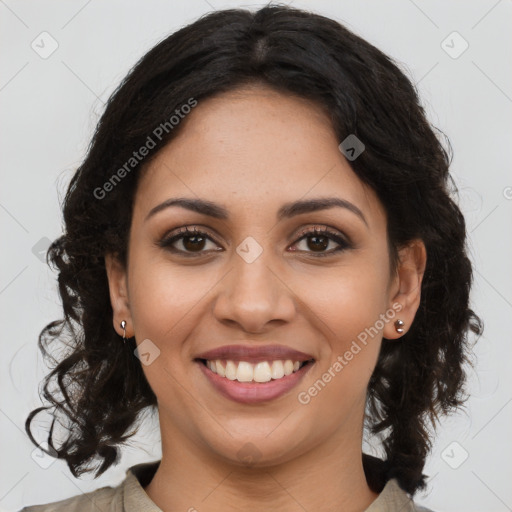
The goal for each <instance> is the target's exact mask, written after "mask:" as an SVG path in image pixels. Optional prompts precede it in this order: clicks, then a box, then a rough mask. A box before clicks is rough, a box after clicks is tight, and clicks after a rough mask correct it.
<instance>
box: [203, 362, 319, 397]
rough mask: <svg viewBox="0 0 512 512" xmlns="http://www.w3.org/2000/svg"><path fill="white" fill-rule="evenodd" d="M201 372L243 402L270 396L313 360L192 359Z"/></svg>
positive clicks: (288, 385) (292, 381)
mask: <svg viewBox="0 0 512 512" xmlns="http://www.w3.org/2000/svg"><path fill="white" fill-rule="evenodd" d="M196 362H197V363H198V364H199V367H200V369H201V371H202V372H203V374H204V375H205V376H206V377H207V379H208V381H209V382H210V383H211V384H212V385H213V387H214V388H215V389H216V390H217V391H219V392H220V393H221V394H222V395H223V396H225V397H226V398H229V399H231V400H234V401H236V402H239V403H244V404H255V403H260V402H266V401H269V400H274V399H276V398H278V397H280V396H281V395H283V394H285V393H286V392H288V391H290V390H291V389H292V388H293V387H295V386H296V385H297V384H298V383H299V381H300V380H302V378H303V377H304V375H305V374H306V373H307V372H308V371H309V369H310V368H311V367H312V366H313V364H314V360H313V359H310V360H308V361H293V360H291V359H286V360H274V361H259V362H257V363H254V364H252V363H249V362H247V361H233V360H220V359H217V360H205V359H196Z"/></svg>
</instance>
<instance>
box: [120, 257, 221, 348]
mask: <svg viewBox="0 0 512 512" xmlns="http://www.w3.org/2000/svg"><path fill="white" fill-rule="evenodd" d="M131 269H132V270H131V274H130V276H129V279H130V280H131V281H130V282H131V283H133V286H132V285H130V309H131V312H132V317H133V322H134V326H135V330H136V332H138V334H139V337H140V336H144V337H154V338H155V339H156V340H162V342H163V341H166V342H167V343H168V342H169V340H170V339H173V338H175V337H176V333H177V331H178V329H179V328H180V326H181V324H183V325H186V324H187V323H188V322H190V320H189V319H191V318H193V317H194V313H195V311H197V310H200V309H201V306H202V303H203V302H204V301H205V300H207V293H208V290H210V289H212V288H213V287H214V285H215V283H216V282H217V281H218V279H217V278H216V272H212V270H210V271H207V270H205V269H201V267H198V266H195V267H193V266H188V267H187V266H185V265H182V266H178V265H176V264H171V263H170V262H168V261H165V260H162V258H160V259H159V260H158V261H157V260H151V259H150V258H147V257H146V258H145V257H144V255H143V254H141V255H135V257H134V258H133V260H132V261H131ZM175 331H176V332H175Z"/></svg>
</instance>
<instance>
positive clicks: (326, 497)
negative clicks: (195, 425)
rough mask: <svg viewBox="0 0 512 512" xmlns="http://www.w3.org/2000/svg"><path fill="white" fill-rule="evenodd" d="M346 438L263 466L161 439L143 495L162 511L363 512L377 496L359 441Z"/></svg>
mask: <svg viewBox="0 0 512 512" xmlns="http://www.w3.org/2000/svg"><path fill="white" fill-rule="evenodd" d="M347 437H348V436H337V437H336V438H332V439H331V440H330V442H327V443H324V444H322V445H318V446H315V447H314V448H312V449H311V450H309V451H308V452H306V453H304V454H302V455H301V456H299V457H296V458H294V459H293V460H290V461H288V462H284V463H280V464H275V465H268V466H264V467H263V466H262V467H256V466H253V467H248V466H240V465H239V464H234V463H229V461H228V462H226V460H224V459H220V458H219V457H218V456H216V455H215V454H211V452H209V453H205V452H204V450H200V449H198V445H197V444H194V443H192V442H190V440H189V439H180V442H179V443H176V442H174V443H172V442H169V440H164V439H163V440H162V453H163V455H162V460H161V463H160V465H159V467H158V470H157V472H156V473H155V476H154V477H153V479H152V481H151V482H150V483H149V485H148V486H147V487H146V488H145V491H146V493H147V494H148V495H149V497H150V498H151V499H152V500H153V501H154V502H155V503H156V505H157V506H158V507H160V508H161V509H162V510H163V511H173V510H190V511H191V512H193V511H194V510H195V509H197V510H200V511H201V512H214V511H218V510H223V511H226V512H234V511H238V510H244V509H248V510H252V511H254V512H260V511H261V512H263V511H265V512H266V511H267V510H268V509H269V507H272V508H274V509H275V508H277V509H278V510H280V511H282V512H292V511H293V512H296V511H298V510H315V511H316V512H334V511H339V510H344V511H346V512H356V511H357V512H362V511H364V510H366V508H368V507H369V506H370V504H371V503H372V502H373V501H374V500H375V499H376V498H377V496H378V494H376V493H375V492H373V491H372V490H371V489H370V487H369V486H368V483H367V481H366V478H365V474H364V470H363V464H362V453H361V443H353V442H352V441H351V442H350V443H349V442H347Z"/></svg>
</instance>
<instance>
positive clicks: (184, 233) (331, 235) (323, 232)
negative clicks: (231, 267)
mask: <svg viewBox="0 0 512 512" xmlns="http://www.w3.org/2000/svg"><path fill="white" fill-rule="evenodd" d="M198 235H199V236H201V237H203V238H207V239H208V240H210V241H212V242H214V243H217V242H216V241H215V239H214V238H213V237H211V236H210V235H209V234H208V233H207V232H205V231H201V230H200V229H197V228H196V227H195V226H194V227H193V228H192V229H189V226H186V227H184V228H180V229H179V230H178V232H177V233H175V234H172V235H170V236H165V237H164V238H163V239H162V240H160V241H159V242H158V243H157V245H158V246H159V247H161V248H163V249H167V250H169V251H171V252H173V253H179V254H181V255H186V257H192V258H194V257H199V256H201V255H202V254H204V253H205V251H199V252H197V253H193V252H187V251H182V250H180V249H176V248H175V247H172V244H173V243H174V242H176V241H178V240H180V239H183V238H188V237H193V236H198ZM318 235H320V236H326V237H327V238H328V239H329V240H332V241H334V242H336V243H337V244H338V245H339V247H337V248H335V249H331V250H330V251H328V252H319V253H315V252H313V251H297V252H307V253H308V254H313V255H314V256H315V257H326V256H331V255H333V254H335V253H338V252H340V251H343V250H346V249H350V248H351V247H352V245H351V243H350V242H349V241H348V240H347V239H345V238H343V237H342V236H340V235H339V234H338V233H337V232H335V231H331V230H330V229H329V228H328V227H323V228H321V229H318V228H317V227H314V228H313V229H305V230H303V231H301V232H300V234H299V235H298V236H299V238H298V239H297V240H296V241H295V242H294V245H295V244H297V243H299V242H300V241H302V240H303V239H305V238H307V237H310V236H318Z"/></svg>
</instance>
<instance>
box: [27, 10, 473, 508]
mask: <svg viewBox="0 0 512 512" xmlns="http://www.w3.org/2000/svg"><path fill="white" fill-rule="evenodd" d="M449 163H450V162H449V157H448V155H447V153H446V151H445V150H444V149H443V147H442V145H441V143H440V142H439V140H438V139H437V137H436V135H435V133H434V131H433V128H432V127H431V126H430V125H429V123H428V122H427V120H426V118H425V114H424V111H423V109H422V107H421V106H420V103H419V99H418V97H417V94H416V92H415V89H414V87H413V86H412V85H411V83H410V82H409V80H408V79H407V78H406V77H405V76H404V75H403V73H402V72H401V71H400V70H399V69H398V67H397V66H396V65H395V64H394V63H393V62H392V61H391V60H390V59H389V58H388V57H386V56H385V55H384V54H383V53H382V52H380V51H379V50H377V49H376V48H375V47H373V46H372V45H370V44H369V43H367V42H366V41H364V40H362V39H361V38H359V37H358V36H356V35H354V34H353V33H351V32H349V31H348V30H347V29H345V28H344V27H343V26H341V25H340V24H339V23H337V22H335V21H333V20H330V19H328V18H325V17H322V16H319V15H316V14H312V13H308V12H305V11H301V10H298V9H293V8H289V7H282V6H267V7H265V8H262V9H261V10H259V11H257V12H254V13H251V12H249V11H246V10H226V11H218V12H213V13H211V14H209V15H207V16H204V17H202V18H201V19H199V20H198V21H196V22H195V23H193V24H191V25H189V26H187V27H185V28H183V29H181V30H179V31H178V32H176V33H175V34H172V35H171V36H169V37H168V38H167V39H165V40H164V41H162V42H161V43H159V44H158V45H157V46H156V47H155V48H153V49H152V50H151V51H150V52H148V53H147V54H146V55H145V56H144V57H143V58H142V59H141V60H140V61H139V63H138V64H137V65H136V66H135V67H134V68H133V70H132V71H131V73H130V74H129V75H128V76H127V78H126V79H125V80H124V81H123V83H122V84H121V86H120V87H119V88H118V90H117V91H116V92H115V93H114V94H113V96H112V98H111V99H110V101H109V102H108V105H107V107H106V110H105V113H104V115H103V117H102V119H101V121H100V122H99V125H98V127H97V131H96V134H95V136H94V139H93V141H92V144H91V146H90V149H89V153H88V155H87V157H86V159H85V161H84V162H83V164H82V165H81V167H80V168H79V169H78V171H77V173H76V174H75V176H74V177H73V179H72V182H71V184H70V186H69V189H68V193H67V196H66V200H65V204H64V220H65V233H64V234H63V236H62V237H60V238H59V239H57V240H56V241H55V242H54V243H53V245H52V246H51V248H50V251H49V257H50V259H51V261H52V262H53V263H54V264H55V265H56V267H57V268H58V270H59V286H60V293H61V296H62V302H63V307H64V319H63V320H61V321H55V322H52V323H51V324H49V325H48V326H47V327H46V328H45V329H44V330H43V332H42V334H41V339H40V346H41V348H42V349H43V351H45V353H46V354H47V355H48V356H49V352H47V350H48V344H49V342H51V341H52V340H56V339H60V340H68V341H70V342H71V344H72V345H71V346H72V347H73V349H72V351H71V352H70V353H68V354H67V355H66V356H65V357H64V358H63V359H62V360H61V361H60V362H58V364H57V365H56V367H55V368H54V369H53V371H52V372H51V373H50V374H49V375H48V377H47V378H46V381H45V385H46V387H45V398H46V400H47V401H48V405H47V406H46V407H47V408H50V409H51V411H52V413H53V414H54V417H55V419H56V420H60V421H61V422H63V421H66V422H67V425H68V426H69V432H68V435H67V438H65V439H64V440H63V441H62V440H60V442H59V443H57V442H53V427H52V429H51V430H50V432H49V435H48V445H49V449H48V451H49V452H51V453H53V454H54V455H55V456H58V457H59V458H63V459H65V460H66V461H67V464H68V466H69V468H70V470H71V472H72V473H73V475H75V476H79V475H80V474H82V473H83V472H85V471H94V473H95V475H96V476H99V475H101V474H102V473H103V472H104V471H106V470H107V469H108V468H109V467H110V466H112V465H113V464H115V463H116V462H117V461H118V458H119V447H120V446H121V445H122V444H123V443H124V442H125V441H126V440H128V439H129V437H130V436H131V435H132V434H133V433H134V432H135V431H136V429H137V420H138V419H140V415H141V413H142V412H143V411H145V410H147V408H153V409H154V408H156V409H157V410H158V414H159V422H160V431H161V439H162V458H161V461H156V462H154V463H149V464H141V465H137V466H135V467H133V468H130V469H129V470H128V471H127V476H126V479H125V480H124V481H123V482H122V483H121V484H120V485H119V486H118V487H116V488H110V487H105V488H102V489H99V490H97V491H94V492H92V493H89V494H87V495H85V496H83V495H82V496H77V497H74V498H70V499H68V500H64V501H61V502H57V503H52V504H49V505H40V506H34V507H28V508H25V509H24V510H27V511H38V510H66V511H69V510H81V511H83V510H96V509H98V508H99V509H100V510H103V511H106V510H116V511H117V510H125V511H135V510H138V511H158V510H163V511H174V510H189V511H192V510H200V511H215V510H228V511H229V510H242V509H247V510H267V509H268V507H269V506H272V507H275V508H277V509H278V510H280V511H285V512H286V511H292V510H315V511H328V510H329V511H331V510H346V511H356V510H357V511H361V510H365V511H369V512H380V511H396V510H402V511H407V510H426V509H424V508H421V507H418V506H417V505H415V504H414V502H413V496H414V494H415V493H416V492H417V491H418V490H421V489H424V488H425V485H426V484H425V478H426V475H424V474H423V473H422V470H423V468H424V464H425V459H426V456H427V455H428V452H429V450H430V447H431V434H430V432H429V425H430V424H432V426H434V427H435V426H436V425H435V423H436V421H438V419H439V415H440V414H444V413H448V412H449V411H450V410H452V409H455V408H456V407H458V406H460V405H462V403H463V400H464V397H463V385H464V383H465V373H464V369H463V366H464V363H466V362H467V353H468V349H469V347H468V333H469V331H470V330H471V331H473V332H475V333H479V332H481V323H480V321H479V319H478V317H477V316H476V315H475V314H474V313H473V311H472V310H471V309H470V308H469V292H470V287H471V281H472V269H471V264H470V262H469V260H468V257H467V254H466V248H465V236H466V235H465V223H464V218H463V216H462V214H461V212H460V210H459V208H458V207H457V205H456V204H455V203H454V201H453V200H452V199H451V197H450V192H451V190H450V181H449V180H450V176H449V172H448V167H449ZM54 381H56V382H57V384H58V387H57V390H56V388H55V387H54ZM42 409H44V408H39V409H36V410H35V411H32V413H31V414H30V415H29V417H28V419H27V422H26V428H27V432H28V434H29V436H30V437H31V439H32V440H33V442H34V443H36V444H37V441H36V440H35V439H34V438H33V436H32V434H31V430H30V427H31V423H32V420H33V418H34V417H35V416H36V415H37V414H38V412H40V411H41V410H42ZM365 427H366V428H367V429H368V430H369V432H370V433H372V434H374V435H380V438H381V441H382V447H383V452H384V456H383V458H382V459H381V458H377V457H373V456H370V455H368V454H364V453H362V439H363V432H364V428H365Z"/></svg>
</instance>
